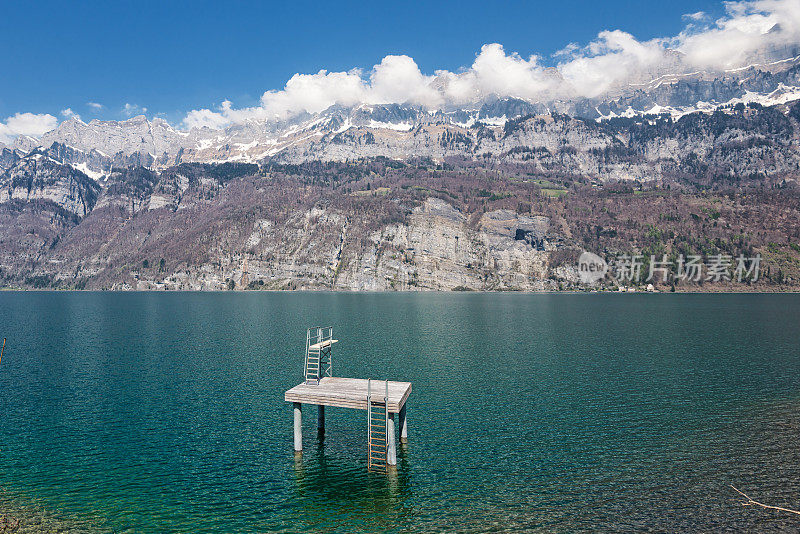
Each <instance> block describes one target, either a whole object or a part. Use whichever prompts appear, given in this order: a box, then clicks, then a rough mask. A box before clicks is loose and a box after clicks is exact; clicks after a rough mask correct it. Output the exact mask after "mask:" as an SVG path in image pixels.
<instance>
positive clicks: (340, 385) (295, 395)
mask: <svg viewBox="0 0 800 534" xmlns="http://www.w3.org/2000/svg"><path fill="white" fill-rule="evenodd" d="M383 385H384V381H383V380H373V381H372V387H373V388H377V389H376V390H373V391H374V392H375V391H377V393H376V394H381V396H382V392H383ZM410 393H411V383H410V382H393V381H391V380H390V381H389V413H400V410H401V409H402V408H403V406H404V405H405V403H406V400H408V395H409V394H410ZM284 399H285V400H286V402H299V403H301V404H316V405H317V406H336V407H338V408H353V409H355V410H366V409H367V380H366V379H364V378H340V377H332V376H326V377H323V378H322V379H320V381H319V384H306V383H302V384H298V385H296V386H295V387H293V388H292V389H290V390H288V391H286V393H285V394H284Z"/></svg>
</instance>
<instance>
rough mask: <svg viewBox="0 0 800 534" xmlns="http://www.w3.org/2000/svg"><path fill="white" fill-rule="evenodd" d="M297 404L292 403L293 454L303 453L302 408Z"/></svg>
mask: <svg viewBox="0 0 800 534" xmlns="http://www.w3.org/2000/svg"><path fill="white" fill-rule="evenodd" d="M302 406H303V405H302V404H300V403H299V402H295V403H294V452H295V454H297V453H302V452H303V408H302Z"/></svg>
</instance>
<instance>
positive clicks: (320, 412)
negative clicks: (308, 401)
mask: <svg viewBox="0 0 800 534" xmlns="http://www.w3.org/2000/svg"><path fill="white" fill-rule="evenodd" d="M317 435H318V436H324V435H325V406H324V405H323V404H319V405H317Z"/></svg>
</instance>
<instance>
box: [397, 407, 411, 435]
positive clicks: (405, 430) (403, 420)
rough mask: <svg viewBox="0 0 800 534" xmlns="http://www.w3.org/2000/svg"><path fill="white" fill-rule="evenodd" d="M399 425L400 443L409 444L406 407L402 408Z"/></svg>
mask: <svg viewBox="0 0 800 534" xmlns="http://www.w3.org/2000/svg"><path fill="white" fill-rule="evenodd" d="M397 422H398V424H399V425H400V443H408V419H406V405H405V404H403V407H402V408H400V413H399V414H398V421H397Z"/></svg>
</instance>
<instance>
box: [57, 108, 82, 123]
mask: <svg viewBox="0 0 800 534" xmlns="http://www.w3.org/2000/svg"><path fill="white" fill-rule="evenodd" d="M61 116H62V117H64V118H65V119H77V120H81V116H80V115H78V114H77V113H75V112H74V111H72V108H66V109H62V110H61Z"/></svg>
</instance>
